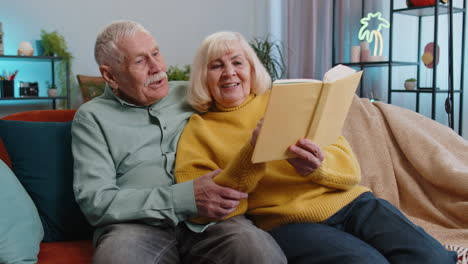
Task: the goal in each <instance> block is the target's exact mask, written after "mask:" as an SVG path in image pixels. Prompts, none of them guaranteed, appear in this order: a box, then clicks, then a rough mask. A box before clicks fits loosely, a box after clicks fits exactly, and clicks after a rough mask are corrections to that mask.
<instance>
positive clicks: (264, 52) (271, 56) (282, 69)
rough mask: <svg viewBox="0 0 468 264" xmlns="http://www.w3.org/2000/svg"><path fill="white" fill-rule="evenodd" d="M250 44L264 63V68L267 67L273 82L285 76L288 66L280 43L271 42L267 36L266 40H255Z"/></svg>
mask: <svg viewBox="0 0 468 264" xmlns="http://www.w3.org/2000/svg"><path fill="white" fill-rule="evenodd" d="M249 44H250V46H251V47H252V48H253V50H254V51H255V53H256V54H257V56H258V58H259V59H260V61H261V62H262V63H263V66H265V68H266V70H267V71H268V73H269V74H270V76H271V79H272V80H273V81H274V80H278V79H281V78H283V77H284V76H285V73H286V65H285V62H284V56H283V49H282V45H281V43H280V42H279V41H275V40H271V39H270V37H268V36H267V37H265V38H264V39H261V38H255V39H253V40H252V41H250V43H249Z"/></svg>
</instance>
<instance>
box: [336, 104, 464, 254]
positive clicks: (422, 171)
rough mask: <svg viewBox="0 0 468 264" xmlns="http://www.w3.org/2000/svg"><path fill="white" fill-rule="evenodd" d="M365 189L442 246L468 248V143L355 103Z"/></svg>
mask: <svg viewBox="0 0 468 264" xmlns="http://www.w3.org/2000/svg"><path fill="white" fill-rule="evenodd" d="M344 135H345V137H346V138H347V139H348V140H349V142H350V144H351V146H352V147H353V150H354V152H355V153H356V155H357V157H358V159H359V162H360V164H361V168H362V184H363V185H365V186H367V187H369V188H371V189H372V190H373V192H374V193H375V195H376V196H377V197H381V198H384V199H386V200H388V201H390V202H391V203H392V204H393V205H395V206H397V207H398V208H400V209H401V210H402V211H403V212H404V213H405V214H406V215H407V216H409V218H410V219H411V220H412V221H413V222H414V223H415V224H417V225H419V226H421V227H423V228H424V229H425V230H426V231H427V232H428V233H430V234H431V235H433V236H434V237H435V238H437V239H438V240H439V241H440V242H441V243H442V244H449V245H458V246H462V247H465V248H468V142H467V141H466V140H464V139H463V138H462V137H460V136H458V134H456V133H455V132H454V131H453V130H451V129H450V128H448V127H447V126H444V125H442V124H440V123H437V122H435V121H433V120H431V119H429V118H426V117H424V116H422V115H420V114H417V113H415V112H413V111H410V110H407V109H404V108H400V107H397V106H393V105H389V104H385V103H380V102H379V103H371V102H369V101H368V100H367V99H359V98H357V97H355V98H354V101H353V104H352V106H351V110H350V113H349V115H348V118H347V120H346V123H345V127H344Z"/></svg>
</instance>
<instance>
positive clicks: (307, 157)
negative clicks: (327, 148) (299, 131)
mask: <svg viewBox="0 0 468 264" xmlns="http://www.w3.org/2000/svg"><path fill="white" fill-rule="evenodd" d="M288 150H289V151H290V152H292V153H294V154H296V155H297V157H296V158H291V159H288V162H289V163H290V164H291V165H292V166H293V167H294V168H295V169H296V171H297V172H298V173H299V174H300V175H302V176H306V175H309V174H310V173H312V172H314V171H315V170H316V169H318V168H319V167H320V165H322V162H323V160H324V159H325V155H324V154H323V152H322V150H321V149H320V147H319V146H318V145H317V144H315V143H314V142H312V141H310V140H309V139H307V138H303V139H300V140H299V141H297V143H296V144H295V145H291V146H289V148H288Z"/></svg>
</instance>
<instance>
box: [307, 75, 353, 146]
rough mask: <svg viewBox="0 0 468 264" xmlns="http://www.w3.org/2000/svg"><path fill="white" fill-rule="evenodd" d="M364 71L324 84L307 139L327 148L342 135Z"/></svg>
mask: <svg viewBox="0 0 468 264" xmlns="http://www.w3.org/2000/svg"><path fill="white" fill-rule="evenodd" d="M361 76H362V71H360V72H358V73H354V74H353V75H351V76H348V77H346V78H344V79H339V80H337V81H334V82H331V83H324V87H323V88H322V95H321V97H320V102H319V104H318V106H317V110H316V113H315V117H314V120H313V121H312V124H311V126H310V130H309V132H308V134H307V138H308V139H310V140H312V141H313V142H315V143H317V144H318V145H319V146H320V148H325V147H327V146H328V145H330V144H333V143H335V142H336V140H337V139H338V137H339V136H340V135H341V134H342V129H343V124H344V121H345V119H346V117H347V115H348V112H349V108H350V106H351V103H352V101H353V97H354V96H355V93H356V88H357V87H358V85H359V81H360V80H361Z"/></svg>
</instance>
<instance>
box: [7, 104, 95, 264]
mask: <svg viewBox="0 0 468 264" xmlns="http://www.w3.org/2000/svg"><path fill="white" fill-rule="evenodd" d="M74 115H75V110H38V111H28V112H22V113H15V114H12V115H9V116H6V117H3V118H1V119H2V120H19V121H33V122H34V123H33V122H28V123H27V124H26V125H27V126H26V127H22V126H21V125H24V122H19V123H16V122H14V123H13V124H4V123H2V124H0V127H1V128H0V130H1V131H2V132H1V133H0V134H2V136H0V139H1V140H0V159H1V160H2V161H3V162H4V163H5V164H6V165H8V166H9V167H10V168H13V171H15V174H16V172H17V174H18V175H22V174H25V173H26V174H27V172H24V168H23V167H22V166H23V165H25V164H28V163H29V164H30V163H33V162H35V161H34V160H33V159H36V158H37V157H36V155H31V156H29V157H28V156H21V154H20V153H15V150H17V149H21V148H25V146H18V145H15V141H20V140H22V138H23V137H26V136H27V135H26V134H28V133H29V134H30V137H32V138H31V140H32V141H39V140H41V141H47V142H44V143H45V144H54V143H57V144H58V145H57V146H55V147H62V148H63V147H65V146H63V145H62V146H60V145H59V144H60V143H62V142H66V143H69V139H70V131H69V128H70V126H69V124H70V123H69V122H70V121H71V120H72V119H73V116H74ZM45 122H47V123H45ZM56 122H60V123H63V126H62V125H61V124H57V125H60V126H53V127H52V126H49V123H50V124H53V123H56ZM8 125H10V126H8ZM21 128H22V130H23V131H25V133H26V134H24V133H22V131H20V129H21ZM5 130H6V131H7V132H8V130H9V131H10V132H11V133H10V134H8V133H6V132H5ZM57 131H61V132H63V133H62V134H57ZM32 133H33V134H34V135H31V134H32ZM4 137H7V138H4ZM34 137H36V138H34ZM42 137H52V138H49V139H47V138H46V139H44V138H42ZM8 141H10V142H8ZM25 141H26V140H25ZM31 143H32V142H25V144H31ZM36 143H40V142H36ZM68 145H69V144H68ZM69 147H70V146H68V148H67V149H66V152H67V153H65V154H64V155H61V157H60V159H61V160H62V161H63V160H64V159H67V163H68V164H69V166H60V165H63V164H49V165H47V164H43V167H47V168H49V170H56V171H58V173H59V174H60V173H66V175H59V176H64V177H67V178H68V179H67V181H56V182H59V184H57V185H54V184H52V183H47V182H46V183H45V185H46V187H50V189H56V188H63V189H64V191H65V192H66V194H67V195H64V193H60V192H53V191H51V190H48V188H42V190H41V189H39V190H38V186H34V184H33V183H31V181H28V178H27V177H26V176H25V175H22V176H23V177H24V178H23V179H22V181H21V180H20V181H21V183H22V184H23V185H24V186H25V188H26V190H27V193H28V194H29V195H30V196H31V197H33V202H34V204H35V205H37V206H36V208H33V209H37V210H38V211H39V214H40V216H39V219H40V221H41V223H42V224H43V225H44V227H43V229H44V231H43V232H42V235H41V237H39V241H31V240H34V238H27V237H24V236H25V234H23V238H22V239H27V240H28V241H27V242H28V243H31V244H33V243H34V242H40V241H42V242H41V243H40V244H39V243H36V244H37V247H34V245H30V246H25V245H21V243H10V242H11V240H13V241H14V240H15V238H14V237H13V238H11V236H12V235H11V234H10V240H9V241H5V240H6V238H5V236H1V234H2V232H1V231H0V245H3V246H0V263H36V262H37V263H39V264H66V263H69V264H75V263H76V264H78V263H80V264H83V263H91V257H92V252H93V249H92V242H91V233H92V228H91V227H90V226H89V225H87V223H85V222H84V221H85V220H84V218H83V216H82V215H79V214H80V212H79V209H78V207H77V205H76V203H75V204H73V203H74V200H71V198H72V197H73V193H72V185H71V181H72V171H71V166H70V164H71V163H70V162H71V151H70V148H69ZM26 148H28V152H33V151H35V150H36V152H37V151H39V152H43V154H44V156H47V157H45V159H48V158H53V157H51V156H52V155H53V154H52V153H55V154H59V155H60V154H63V153H61V152H62V151H61V150H59V151H54V150H53V148H54V146H48V145H45V146H40V145H29V146H26ZM33 149H35V150H33ZM7 150H9V151H7ZM9 152H11V154H12V155H9ZM56 152H58V153H56ZM32 154H35V153H32ZM47 154H49V155H47ZM10 156H11V157H10ZM12 161H16V162H17V164H16V167H15V164H14V163H13V162H12ZM38 162H44V160H40V161H38ZM22 171H23V172H22ZM46 172H47V171H46ZM51 174H52V173H50V175H51ZM50 175H47V176H46V177H45V178H42V179H41V180H44V181H48V180H51V179H49V178H47V177H50ZM33 180H37V179H33ZM6 187H7V186H5V185H3V186H2V187H0V188H6ZM10 187H11V186H10ZM39 187H43V186H39ZM2 191H3V190H1V191H0V192H2ZM41 192H44V193H41ZM48 194H50V196H51V197H44V196H46V195H48ZM15 196H18V195H17V194H16V193H15ZM0 197H1V195H0ZM34 198H35V199H34ZM48 198H52V199H57V200H61V202H60V203H59V204H58V206H63V207H68V208H70V210H74V212H70V210H69V211H65V212H62V211H63V210H61V208H59V207H55V208H54V207H48V208H46V207H45V206H44V205H43V203H44V202H50V201H49V200H48ZM0 206H3V205H1V204H0ZM20 206H23V207H24V205H20ZM45 209H49V210H51V211H52V210H57V211H61V212H57V213H56V212H52V213H51V214H48V213H47V212H44V211H43V210H45ZM49 213H50V212H49ZM59 213H62V214H61V215H60V214H59ZM76 215H79V218H80V220H81V221H73V220H70V219H67V218H68V217H70V216H72V217H74V216H76ZM30 218H34V217H30ZM51 218H55V219H51ZM53 220H54V221H53ZM19 221H20V220H13V223H12V224H15V225H18V222H19ZM60 221H63V222H65V221H67V222H69V224H68V225H64V227H65V228H70V230H77V232H66V231H64V230H61V228H63V227H62V226H60V225H61V224H63V223H60ZM0 222H1V221H0ZM7 224H8V223H7ZM79 225H81V227H80V226H79ZM4 226H5V225H4ZM31 228H32V226H31V224H28V225H27V226H26V228H25V229H31ZM46 229H47V230H46ZM55 229H58V230H59V231H57V230H55ZM83 230H84V231H83ZM27 235H29V234H28V233H26V236H27ZM2 240H3V241H2ZM36 240H37V239H36ZM44 240H47V242H44ZM9 244H10V245H9ZM8 247H17V248H13V249H11V248H10V249H8ZM15 251H17V253H16V255H20V256H14V255H15V254H13V253H14V252H15ZM2 254H5V255H6V256H2ZM34 254H36V255H37V254H38V256H37V259H35V258H34Z"/></svg>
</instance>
